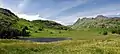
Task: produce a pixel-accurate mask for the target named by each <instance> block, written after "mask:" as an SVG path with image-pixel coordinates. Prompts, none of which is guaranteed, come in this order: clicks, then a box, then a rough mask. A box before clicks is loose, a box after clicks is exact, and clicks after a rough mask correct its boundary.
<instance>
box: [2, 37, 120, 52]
mask: <svg viewBox="0 0 120 54" xmlns="http://www.w3.org/2000/svg"><path fill="white" fill-rule="evenodd" d="M6 41H7V42H6ZM119 53H120V39H119V37H116V38H106V39H104V40H103V39H101V40H100V39H99V40H97V39H91V40H66V41H59V42H52V43H39V42H31V41H18V40H9V42H8V40H0V54H119Z"/></svg>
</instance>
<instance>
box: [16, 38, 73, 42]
mask: <svg viewBox="0 0 120 54" xmlns="http://www.w3.org/2000/svg"><path fill="white" fill-rule="evenodd" d="M18 40H30V41H33V42H55V41H63V40H72V38H19V39H18Z"/></svg>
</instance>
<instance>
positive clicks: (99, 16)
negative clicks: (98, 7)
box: [96, 15, 108, 18]
mask: <svg viewBox="0 0 120 54" xmlns="http://www.w3.org/2000/svg"><path fill="white" fill-rule="evenodd" d="M96 18H108V17H106V16H103V15H98V16H97V17H96Z"/></svg>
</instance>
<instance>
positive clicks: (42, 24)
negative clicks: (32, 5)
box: [0, 8, 70, 38]
mask: <svg viewBox="0 0 120 54" xmlns="http://www.w3.org/2000/svg"><path fill="white" fill-rule="evenodd" d="M43 29H55V30H68V29H70V28H69V27H67V26H64V25H61V24H59V23H56V22H54V21H49V20H34V21H29V20H25V19H22V18H19V17H17V16H16V15H15V14H14V13H12V12H11V11H10V10H8V9H4V8H0V38H13V36H14V37H17V36H28V35H29V34H30V33H32V32H37V31H43Z"/></svg>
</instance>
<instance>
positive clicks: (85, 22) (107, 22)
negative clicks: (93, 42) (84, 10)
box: [72, 15, 120, 34]
mask: <svg viewBox="0 0 120 54" xmlns="http://www.w3.org/2000/svg"><path fill="white" fill-rule="evenodd" d="M72 28H73V29H78V30H80V29H92V30H93V29H96V30H98V31H103V30H104V31H108V32H111V33H117V34H120V32H119V31H120V18H119V17H106V16H102V15H98V16H97V17H95V18H83V19H78V20H77V21H76V23H75V24H74V25H72Z"/></svg>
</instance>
